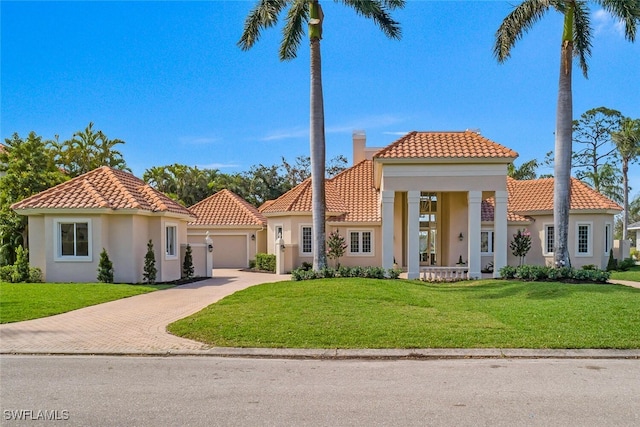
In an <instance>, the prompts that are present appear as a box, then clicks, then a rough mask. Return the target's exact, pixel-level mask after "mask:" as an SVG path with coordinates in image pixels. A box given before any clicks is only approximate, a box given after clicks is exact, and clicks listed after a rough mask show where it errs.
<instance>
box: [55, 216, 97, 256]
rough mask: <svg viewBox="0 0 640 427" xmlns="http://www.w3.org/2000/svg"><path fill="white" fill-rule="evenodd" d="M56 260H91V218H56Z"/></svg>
mask: <svg viewBox="0 0 640 427" xmlns="http://www.w3.org/2000/svg"><path fill="white" fill-rule="evenodd" d="M55 229H56V236H55V239H54V242H55V259H56V261H65V260H67V261H91V220H89V219H84V220H76V219H62V220H55Z"/></svg>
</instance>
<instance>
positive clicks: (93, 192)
mask: <svg viewBox="0 0 640 427" xmlns="http://www.w3.org/2000/svg"><path fill="white" fill-rule="evenodd" d="M81 185H82V187H83V188H85V189H86V190H87V193H89V194H90V195H91V197H93V199H94V200H95V201H96V202H98V206H100V207H101V208H111V209H113V205H112V204H111V202H109V201H108V200H107V199H105V198H104V197H103V196H102V194H100V192H99V191H98V189H97V188H96V187H94V186H93V185H92V184H91V183H90V182H89V181H87V179H86V178H85V179H83V180H82V181H81Z"/></svg>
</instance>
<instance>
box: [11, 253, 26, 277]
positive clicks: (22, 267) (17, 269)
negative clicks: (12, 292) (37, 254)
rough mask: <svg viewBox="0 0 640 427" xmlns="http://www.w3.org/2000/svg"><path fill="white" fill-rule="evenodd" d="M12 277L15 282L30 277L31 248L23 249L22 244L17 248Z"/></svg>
mask: <svg viewBox="0 0 640 427" xmlns="http://www.w3.org/2000/svg"><path fill="white" fill-rule="evenodd" d="M11 279H12V281H13V282H14V283H17V282H25V281H27V280H28V279H29V250H27V249H23V248H22V246H18V247H17V248H16V263H15V264H14V270H13V274H12V276H11Z"/></svg>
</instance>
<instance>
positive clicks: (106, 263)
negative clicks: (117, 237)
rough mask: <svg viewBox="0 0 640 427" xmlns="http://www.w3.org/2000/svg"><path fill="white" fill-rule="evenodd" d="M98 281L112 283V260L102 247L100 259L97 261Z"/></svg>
mask: <svg viewBox="0 0 640 427" xmlns="http://www.w3.org/2000/svg"><path fill="white" fill-rule="evenodd" d="M98 281H99V282H102V283H113V262H111V260H110V259H109V255H108V254H107V250H106V249H105V248H102V252H100V261H99V262H98Z"/></svg>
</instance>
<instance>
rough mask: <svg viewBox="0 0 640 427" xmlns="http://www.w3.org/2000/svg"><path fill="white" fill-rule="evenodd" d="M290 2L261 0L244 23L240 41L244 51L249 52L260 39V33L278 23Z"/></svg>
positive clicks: (239, 43) (284, 0)
mask: <svg viewBox="0 0 640 427" xmlns="http://www.w3.org/2000/svg"><path fill="white" fill-rule="evenodd" d="M289 1H290V0H259V1H258V3H257V4H256V6H255V7H254V8H253V9H252V10H251V12H249V15H247V19H246V20H245V21H244V30H243V31H242V36H241V37H240V40H239V41H238V46H240V49H242V50H249V49H251V48H252V47H253V45H254V44H255V43H256V42H257V41H258V40H259V39H260V31H262V30H263V29H265V28H269V27H272V26H274V25H275V24H277V23H278V15H279V14H280V12H281V11H282V9H283V8H284V7H285V6H286V5H287V3H288V2H289Z"/></svg>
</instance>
